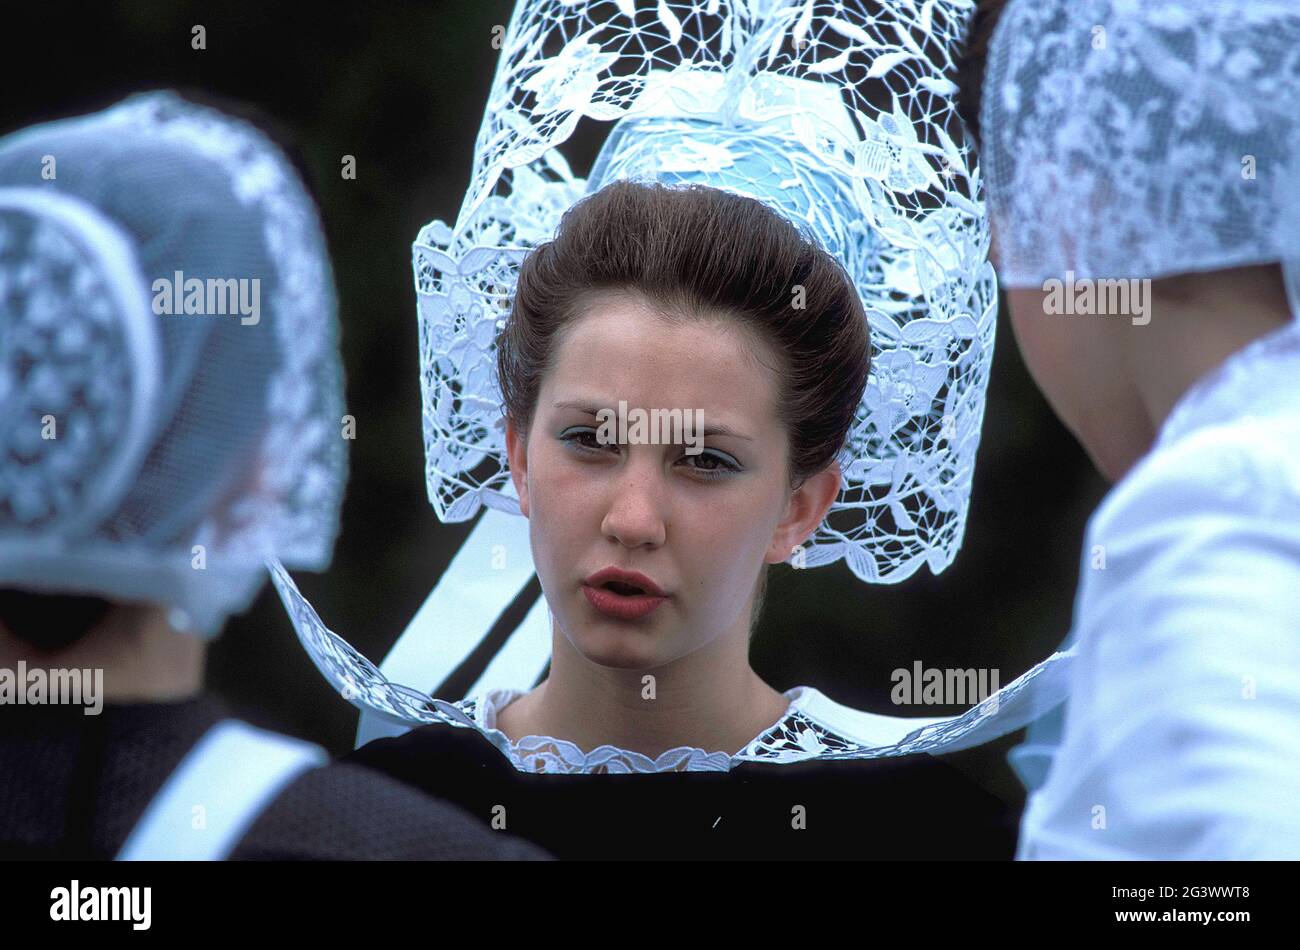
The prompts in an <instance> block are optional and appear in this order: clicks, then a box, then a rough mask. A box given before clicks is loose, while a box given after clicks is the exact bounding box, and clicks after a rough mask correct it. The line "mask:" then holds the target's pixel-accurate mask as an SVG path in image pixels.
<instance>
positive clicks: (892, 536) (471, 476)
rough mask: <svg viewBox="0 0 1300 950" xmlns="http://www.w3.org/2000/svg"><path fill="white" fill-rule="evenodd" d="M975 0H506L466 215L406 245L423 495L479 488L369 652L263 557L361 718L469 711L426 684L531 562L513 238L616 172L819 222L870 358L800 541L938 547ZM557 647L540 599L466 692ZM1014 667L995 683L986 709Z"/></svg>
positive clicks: (975, 282) (963, 398)
mask: <svg viewBox="0 0 1300 950" xmlns="http://www.w3.org/2000/svg"><path fill="white" fill-rule="evenodd" d="M970 9H971V4H970V2H968V0H925V2H919V0H918V2H910V0H897V2H885V3H872V2H852V0H692V2H685V0H613V2H609V0H521V2H520V3H518V4H517V6H516V8H515V12H514V16H513V18H512V20H511V23H510V25H509V29H508V30H507V31H506V33H505V36H504V43H503V46H502V48H501V57H500V60H499V64H498V68H497V74H496V79H495V81H494V83H493V86H492V91H491V94H490V97H489V101H488V106H487V111H486V114H485V116H484V120H483V124H482V127H481V129H480V132H479V136H478V141H477V145H476V148H475V153H474V164H473V171H472V176H471V182H470V186H469V189H468V191H467V193H466V196H465V200H464V203H463V205H462V207H461V210H460V214H459V217H458V218H457V221H456V224H455V226H454V227H452V226H448V225H446V224H444V223H443V222H441V221H435V222H433V223H431V224H429V225H428V226H426V227H425V228H423V229H422V230H421V232H420V234H419V236H418V237H417V239H416V241H415V246H414V268H415V278H416V293H417V296H418V301H419V326H420V354H421V370H422V376H421V387H422V393H423V397H424V441H425V450H426V459H427V466H426V479H427V482H428V490H429V499H430V501H431V503H432V504H433V507H434V510H435V511H436V512H437V514H438V517H439V518H440V519H442V520H443V521H445V522H457V521H464V520H467V519H469V518H471V517H473V516H474V515H476V514H477V513H478V512H479V510H480V509H481V508H486V509H488V510H487V511H485V512H484V513H483V517H482V518H481V519H480V521H479V522H478V524H477V525H476V526H475V531H474V533H473V534H472V535H471V536H470V538H469V539H468V540H467V542H466V543H465V545H464V547H463V548H462V549H461V550H460V551H459V552H458V554H457V556H456V559H455V560H454V561H453V563H452V565H451V567H450V568H449V569H448V571H447V572H446V573H445V574H444V576H443V578H442V579H441V580H440V582H439V584H438V587H437V588H436V589H435V590H434V592H433V594H432V595H431V596H430V598H429V600H428V602H426V604H425V606H424V608H422V610H421V611H420V613H419V614H418V615H417V616H416V618H415V620H414V621H413V622H412V624H411V626H410V627H409V628H408V630H407V632H406V633H405V634H404V635H403V637H402V639H401V640H400V641H399V642H398V644H397V646H396V647H394V649H393V651H392V653H390V655H389V657H388V659H387V660H386V661H385V663H384V669H383V671H382V672H381V671H379V670H376V669H375V668H374V667H373V665H371V664H370V663H369V662H368V661H366V660H365V659H364V658H363V657H360V656H359V655H358V654H357V653H356V652H355V651H354V650H352V649H351V647H349V646H348V645H347V644H346V643H345V642H344V641H343V640H342V639H341V638H339V637H337V636H336V635H335V634H333V633H331V632H330V631H328V630H327V629H326V628H325V627H324V625H323V624H321V622H320V620H319V618H318V617H317V616H316V615H315V613H314V611H312V610H311V608H310V606H309V605H308V604H307V603H306V602H305V601H304V600H303V599H302V598H301V596H300V595H299V594H298V592H297V591H296V590H295V589H294V588H293V585H292V581H291V580H290V579H289V578H288V576H287V574H283V573H280V574H278V577H279V580H278V583H279V585H280V590H281V595H282V596H283V597H284V599H285V602H286V605H287V606H288V607H289V609H290V612H291V613H292V614H293V615H294V617H295V624H296V626H297V627H298V629H299V634H300V636H301V637H302V639H303V642H304V644H305V645H306V647H307V649H308V651H309V652H310V653H311V654H312V656H313V658H314V659H315V661H316V663H317V665H318V666H319V667H320V669H321V670H322V672H323V673H324V674H325V675H326V677H327V678H329V679H330V680H331V682H333V683H334V684H335V686H336V688H338V689H339V690H340V691H341V692H342V693H343V694H344V695H345V696H346V697H347V698H349V699H350V700H351V701H352V702H354V703H355V704H356V705H358V706H359V707H360V708H362V709H363V711H367V712H371V713H374V714H376V716H377V718H375V717H371V718H370V719H369V720H368V721H369V725H367V719H366V718H364V717H363V727H362V730H361V735H360V738H361V739H364V738H367V737H369V736H372V735H376V734H378V732H379V731H381V726H380V725H379V721H378V720H379V719H383V720H387V721H388V722H391V723H398V724H402V725H406V726H409V725H410V724H411V723H413V722H433V721H438V720H442V721H447V722H458V723H460V724H464V722H463V720H464V718H465V717H464V716H463V714H462V713H460V711H459V710H458V709H457V707H455V706H453V705H452V704H450V703H447V702H444V701H443V700H442V699H431V697H430V696H429V694H428V692H427V690H429V689H431V688H433V687H436V686H437V685H438V683H440V682H442V680H443V678H444V677H445V676H446V675H447V674H449V673H451V672H452V671H453V670H454V669H456V667H457V666H458V665H459V664H461V662H462V661H463V660H465V658H466V657H468V656H469V655H470V654H471V653H473V652H474V651H476V650H478V649H479V648H480V644H481V641H482V640H483V638H484V634H485V632H487V631H489V630H490V628H491V627H492V625H493V624H494V623H495V622H496V621H497V618H498V616H499V615H500V614H501V612H502V611H503V610H504V609H505V608H506V607H507V606H508V605H509V604H510V603H511V601H512V600H513V599H514V598H515V597H516V596H517V595H518V593H519V592H520V590H521V589H522V588H523V587H524V585H525V584H527V583H528V581H529V580H530V578H531V577H532V574H533V565H532V562H531V558H530V557H529V555H528V551H529V542H528V533H527V526H526V522H525V520H524V519H523V518H522V516H521V515H520V513H519V504H518V499H517V497H516V496H515V494H514V490H513V485H512V483H511V481H510V477H509V471H508V468H507V459H506V451H505V440H504V421H503V419H502V417H501V413H502V400H501V393H500V389H499V384H498V380H497V378H496V367H495V356H494V342H495V338H496V335H497V332H498V331H499V330H500V329H501V327H502V326H503V325H504V321H505V318H506V315H507V314H508V312H509V306H510V301H511V299H512V294H513V287H514V282H515V278H516V272H517V268H518V266H519V263H520V261H521V260H522V259H523V258H524V256H525V255H526V254H527V253H528V252H529V250H530V249H532V248H533V247H536V246H537V245H538V244H540V243H542V242H545V241H547V240H549V239H550V238H551V237H552V236H553V235H554V233H555V230H556V227H557V225H558V223H559V220H560V216H561V215H562V214H563V212H564V211H565V210H566V209H567V208H569V207H570V206H571V205H573V204H574V202H576V201H577V200H578V199H580V198H581V197H582V196H583V195H586V194H588V193H590V192H592V191H595V190H597V189H599V188H600V187H602V186H604V185H606V184H608V183H609V182H611V181H614V180H618V179H623V178H629V179H639V180H652V181H659V182H662V183H665V184H668V185H675V184H684V183H695V184H704V185H711V186H713V187H718V188H724V189H727V190H730V191H733V192H737V193H739V194H743V195H747V196H749V197H752V198H756V199H758V200H760V201H763V202H764V203H766V204H768V205H769V206H771V207H773V208H774V209H775V210H777V211H779V212H780V213H782V214H784V215H786V216H787V217H789V218H790V219H791V220H793V221H794V222H795V223H796V224H797V225H799V226H800V227H801V228H802V229H803V230H804V231H805V232H807V233H811V234H812V235H814V236H815V237H816V239H817V240H819V241H820V242H821V243H822V245H823V246H824V247H825V248H826V249H827V250H828V251H830V252H831V253H832V254H834V255H835V256H836V257H837V258H838V259H839V260H840V261H841V262H842V263H843V264H844V265H845V268H846V269H847V271H848V273H849V274H850V275H851V276H852V278H853V280H854V282H855V284H856V286H857V289H858V292H859V294H860V295H861V298H862V301H863V304H864V307H865V310H866V314H867V317H868V322H869V324H870V330H871V338H872V364H871V376H870V379H869V382H868V386H867V391H866V395H865V397H864V399H863V401H862V403H861V405H860V407H859V410H858V413H857V416H856V419H855V422H854V425H853V427H852V430H851V432H850V434H849V438H848V440H847V444H846V446H845V449H844V452H843V453H842V456H841V464H842V471H843V475H844V477H843V484H842V488H841V493H840V496H839V498H838V499H837V501H836V503H835V505H834V507H833V508H832V509H831V511H830V513H829V515H828V517H827V519H826V520H825V522H824V523H823V524H822V525H821V527H820V528H819V529H818V531H817V532H816V534H815V535H814V536H813V538H812V539H811V541H810V543H809V544H808V545H807V546H806V547H805V548H804V549H802V550H797V551H795V552H792V556H791V560H792V562H793V563H796V564H798V565H799V566H803V567H814V566H817V565H822V564H829V563H833V562H835V561H837V560H840V559H843V560H844V561H845V562H846V563H847V565H848V567H849V568H850V570H852V572H853V573H854V574H855V575H856V576H857V577H859V578H861V579H863V580H865V581H868V582H881V583H892V582H897V581H901V580H903V579H904V578H906V577H908V576H910V575H911V574H913V573H914V572H915V571H916V570H917V569H918V568H920V566H921V565H922V564H926V565H928V566H929V567H930V569H931V570H933V571H936V572H937V571H940V570H942V569H943V568H945V567H946V566H947V565H948V564H949V563H951V561H952V559H953V558H954V557H955V555H956V552H957V549H958V547H959V546H960V543H961V538H962V532H963V530H964V527H965V521H966V512H967V507H968V502H969V496H970V487H971V473H972V468H973V466H974V461H975V452H976V447H977V445H978V442H979V433H980V425H981V422H982V418H983V412H984V395H985V388H986V384H987V380H988V374H989V366H990V363H991V360H992V353H993V342H994V329H995V323H996V309H997V300H996V287H995V283H994V277H993V273H992V268H991V266H990V265H989V264H988V261H987V250H988V229H987V226H986V221H985V218H984V214H983V207H982V204H981V197H980V181H979V174H978V169H977V168H976V166H975V162H974V157H973V153H972V151H971V148H970V146H969V145H968V144H967V143H966V140H965V137H964V136H963V134H962V132H961V131H960V129H959V122H958V119H957V116H956V112H955V107H954V101H953V94H954V92H955V87H954V85H953V83H952V81H951V79H950V78H949V73H950V72H951V67H952V64H953V58H954V56H955V55H956V53H957V52H958V49H959V47H960V43H961V40H962V37H963V34H964V30H965V26H966V20H967V15H968V13H969V11H970ZM583 119H587V120H591V121H594V122H609V123H612V129H611V131H610V133H609V135H608V137H607V138H606V140H605V143H604V146H603V148H602V150H601V152H600V155H599V157H598V158H597V159H596V162H595V165H594V167H593V169H592V172H591V174H590V176H589V177H588V178H587V179H585V180H584V179H583V178H579V177H577V176H575V174H574V173H573V171H572V170H571V168H570V165H569V162H568V161H567V160H566V158H565V155H564V152H563V149H562V147H563V146H564V145H565V143H566V142H567V141H568V140H569V138H570V136H571V135H572V134H573V132H574V130H575V128H576V127H577V126H578V123H579V122H580V121H581V120H583ZM501 552H508V557H507V558H506V559H505V563H504V564H503V563H500V561H501V558H500V554H501ZM494 561H495V562H496V563H495V564H494ZM549 651H550V622H549V618H548V615H547V611H546V609H545V604H544V599H543V600H539V601H538V602H537V603H536V604H535V606H534V608H533V610H532V612H531V613H530V614H529V615H528V616H527V618H526V619H525V620H524V622H523V623H522V624H521V625H520V627H519V628H518V629H517V630H515V631H514V633H513V634H512V635H511V636H510V637H509V639H508V640H507V641H506V642H505V643H504V645H503V646H502V647H501V648H500V650H499V651H497V653H496V654H495V656H494V658H493V659H492V661H491V662H490V663H489V664H488V666H487V668H486V670H485V671H484V673H483V675H482V676H481V677H480V678H479V679H478V681H477V683H475V685H474V686H473V687H472V688H471V690H470V693H471V694H475V693H478V692H481V691H483V690H485V689H488V688H491V687H499V686H508V687H514V688H526V687H528V686H530V685H531V684H532V682H533V681H534V680H535V679H536V678H537V676H538V675H539V674H540V672H541V671H542V669H543V668H544V666H545V664H546V662H547V660H548V659H549ZM1038 672H1041V671H1035V675H1036V674H1037V673H1038ZM1034 679H1035V676H1028V677H1027V680H1026V682H1029V681H1032V680H1034ZM394 681H401V682H416V683H418V684H419V685H420V687H421V688H419V689H415V688H409V687H405V686H399V685H396V683H395V682H394ZM1045 682H1046V680H1043V681H1042V682H1039V683H1038V684H1037V685H1038V687H1041V686H1043V684H1044V683H1045ZM1013 685H1015V684H1013ZM1024 685H1025V684H1019V685H1016V688H1015V689H1012V690H1010V692H1008V693H1006V694H1005V695H1003V696H1002V700H1001V701H1002V703H1003V706H1004V713H1007V712H1008V710H1007V709H1006V708H1005V704H1006V700H1007V699H1008V698H1009V696H1010V695H1011V693H1014V692H1016V691H1018V690H1020V689H1021V687H1022V686H1024ZM1031 692H1033V690H1029V691H1027V692H1026V693H1025V694H1024V695H1025V697H1026V698H1027V697H1028V695H1029V693H1031ZM1044 695H1045V692H1044ZM1012 705H1013V706H1014V705H1015V704H1012ZM1023 705H1024V706H1025V708H1027V707H1028V705H1030V704H1029V703H1027V702H1026V703H1023ZM983 712H984V713H987V709H985V710H984V711H983ZM977 720H978V722H977ZM901 722H902V723H903V725H907V726H915V721H911V722H909V721H908V720H901ZM1004 722H1010V718H1009V716H1004V718H1003V719H1000V720H999V723H1004ZM972 724H978V725H980V726H981V732H980V734H981V735H987V733H988V730H989V727H990V724H991V721H990V720H989V719H988V717H987V716H984V715H983V714H981V716H979V717H972V718H971V719H970V720H969V721H964V724H963V725H962V726H960V728H959V727H957V726H952V728H951V729H950V731H949V733H945V736H947V737H948V738H949V739H952V738H955V731H961V732H962V734H963V735H965V734H966V732H967V731H968V730H969V727H970V726H971V725H972ZM949 725H951V724H949ZM1011 728H1016V726H1015V725H1008V726H1007V729H1011ZM904 731H911V729H907V730H904ZM904 731H900V732H899V736H900V737H901V736H902V735H903V734H904ZM1003 731H1006V730H1003ZM936 735H937V732H936V730H931V731H930V732H929V733H927V738H926V742H933V741H938V740H937V739H936V738H935V737H936ZM915 738H916V737H914V739H915ZM915 745H916V743H915V742H913V743H912V745H911V747H915ZM865 748H866V747H865V746H864V747H863V749H859V750H858V752H859V753H861V752H862V751H863V750H864V749H865ZM872 754H886V753H881V752H878V751H877V752H875V753H872Z"/></svg>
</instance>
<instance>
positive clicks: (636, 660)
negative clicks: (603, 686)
mask: <svg viewBox="0 0 1300 950" xmlns="http://www.w3.org/2000/svg"><path fill="white" fill-rule="evenodd" d="M571 642H573V641H571ZM574 646H575V647H576V648H577V650H578V652H579V653H581V654H582V655H583V657H584V658H586V659H587V660H588V661H589V662H591V663H595V664H596V665H597V666H603V667H606V668H607V669H612V670H648V669H653V668H655V667H657V666H662V665H663V662H664V659H663V656H662V653H663V645H662V644H661V643H659V642H657V638H653V637H647V636H645V635H644V634H643V633H641V632H639V631H633V630H627V629H624V630H588V631H584V632H583V634H582V635H581V636H580V637H579V638H577V640H576V642H574Z"/></svg>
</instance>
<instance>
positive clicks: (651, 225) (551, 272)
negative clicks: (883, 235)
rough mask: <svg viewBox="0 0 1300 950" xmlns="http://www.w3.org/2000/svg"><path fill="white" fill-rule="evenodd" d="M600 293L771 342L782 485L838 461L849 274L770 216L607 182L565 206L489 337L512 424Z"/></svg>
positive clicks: (848, 401)
mask: <svg viewBox="0 0 1300 950" xmlns="http://www.w3.org/2000/svg"><path fill="white" fill-rule="evenodd" d="M799 288H802V293H799ZM609 291H615V292H629V291H631V292H636V293H639V294H640V295H641V296H643V297H644V298H645V299H646V300H647V301H648V302H649V303H650V304H651V305H652V306H653V307H654V308H655V309H656V310H657V311H659V312H662V314H663V316H664V317H665V318H666V319H669V320H683V319H689V318H696V319H707V318H709V317H711V316H714V315H717V314H722V315H726V316H729V317H731V318H733V319H734V320H735V321H737V323H738V324H739V325H740V326H741V327H743V328H744V329H745V330H747V331H749V332H751V333H753V334H755V335H756V336H757V337H758V338H760V339H762V340H764V341H766V342H767V343H768V344H769V345H770V346H771V347H772V349H773V350H774V351H775V352H776V353H777V354H778V357H779V358H780V360H781V363H782V365H781V366H780V367H779V373H778V375H779V384H778V393H777V405H776V410H777V414H778V417H779V419H780V421H781V423H782V425H783V427H784V428H785V430H786V432H787V434H788V435H789V437H790V450H789V455H788V457H787V464H788V467H789V472H790V484H791V488H792V489H795V488H798V486H799V485H801V484H803V481H804V480H805V479H806V478H807V477H808V476H810V475H813V474H816V473H817V472H820V471H821V470H822V469H824V468H825V467H826V466H827V465H828V464H830V463H831V462H832V461H834V459H835V456H836V453H838V452H839V450H840V449H841V448H842V447H843V445H844V440H845V437H846V435H847V434H848V431H849V428H850V426H851V425H852V424H853V416H854V412H855V411H856V409H857V407H858V403H859V402H860V401H861V399H862V393H863V390H864V389H865V388H866V382H867V369H868V361H869V359H870V353H871V350H870V344H869V336H868V330H867V321H866V314H865V312H864V311H863V308H862V302H861V300H860V299H859V297H858V294H857V290H856V289H855V287H854V285H853V281H852V279H851V278H850V277H849V275H848V273H847V272H846V271H845V270H844V268H843V267H842V266H841V265H840V263H839V262H838V261H837V260H836V259H835V258H834V257H832V256H831V255H830V254H829V253H827V252H826V251H825V250H824V249H822V248H821V247H820V245H818V243H817V242H816V240H815V239H813V238H811V237H809V236H807V235H805V234H803V233H801V232H800V231H799V229H797V228H796V227H795V226H794V225H793V224H792V223H791V222H790V221H788V220H787V219H786V218H784V217H783V216H781V215H780V214H778V213H777V212H775V211H773V210H771V209H769V208H768V207H767V206H765V205H764V204H762V203H761V202H759V201H757V200H755V199H753V198H747V197H743V196H741V195H735V194H732V193H730V192H726V191H721V190H719V189H716V188H709V187H705V186H703V185H691V186H688V187H685V188H670V187H668V186H665V185H662V184H657V183H654V184H651V183H641V182H633V181H615V182H613V183H611V184H609V185H607V186H605V187H604V188H602V189H600V190H599V191H597V192H595V193H594V194H591V195H588V196H587V197H586V198H584V199H582V200H581V201H579V202H578V203H577V204H575V205H574V206H573V207H572V208H570V209H569V210H568V211H567V212H566V213H565V214H564V217H563V218H562V219H561V221H560V227H559V230H558V232H557V233H556V236H555V238H554V240H552V241H549V242H547V243H545V244H542V245H539V246H538V247H536V248H534V249H533V251H532V252H531V253H530V254H529V255H528V256H527V257H526V258H525V259H524V261H523V263H522V264H521V265H520V269H519V279H518V283H517V288H516V291H515V297H514V303H513V306H512V308H511V311H510V316H509V319H508V320H507V321H506V325H505V328H504V329H503V330H502V331H501V333H500V334H499V336H498V337H497V371H498V374H499V378H500V380H501V391H502V394H503V398H504V402H505V406H504V410H505V414H506V416H507V417H508V418H509V419H511V421H512V422H514V424H515V426H516V427H517V428H518V429H519V431H520V432H521V433H525V434H526V433H527V432H528V430H529V428H530V426H531V424H532V420H533V415H534V412H535V410H536V407H537V397H538V392H539V391H540V390H541V383H542V378H543V376H544V375H545V373H546V371H547V369H548V368H549V366H550V364H551V360H552V356H553V352H554V349H555V343H556V339H557V334H558V333H559V332H560V331H561V330H563V329H564V327H565V326H567V325H568V324H569V323H570V322H571V321H573V320H574V319H575V318H576V317H578V316H580V315H582V314H583V313H584V312H585V308H586V307H587V306H589V305H590V303H591V302H592V301H593V298H594V297H596V296H597V295H599V294H600V293H602V292H609ZM796 303H802V304H803V307H797V306H796V305H795V304H796Z"/></svg>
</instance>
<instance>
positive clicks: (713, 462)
mask: <svg viewBox="0 0 1300 950" xmlns="http://www.w3.org/2000/svg"><path fill="white" fill-rule="evenodd" d="M686 459H693V460H694V463H693V464H691V465H688V466H687V468H691V469H694V470H695V472H696V473H697V474H699V475H703V476H704V477H705V478H726V477H727V476H728V475H732V474H734V473H736V472H739V471H740V466H739V465H737V464H736V463H735V462H733V461H731V460H730V459H729V458H727V457H725V456H723V455H719V454H718V453H717V452H701V453H699V454H698V455H684V456H682V460H683V461H685V460H686ZM699 463H707V464H706V465H705V466H704V467H701V465H700V464H699Z"/></svg>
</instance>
